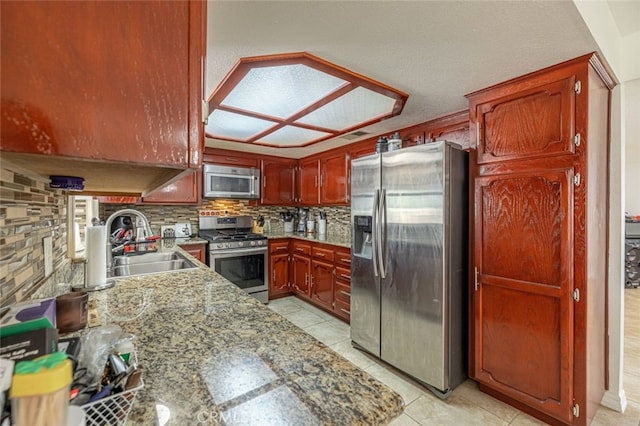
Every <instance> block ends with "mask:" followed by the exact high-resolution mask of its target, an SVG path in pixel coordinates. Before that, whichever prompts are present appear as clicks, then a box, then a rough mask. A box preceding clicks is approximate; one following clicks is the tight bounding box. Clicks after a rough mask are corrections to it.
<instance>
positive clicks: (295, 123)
mask: <svg viewBox="0 0 640 426" xmlns="http://www.w3.org/2000/svg"><path fill="white" fill-rule="evenodd" d="M408 96H409V95H408V94H406V93H404V92H402V91H400V90H397V89H394V88H392V87H390V86H387V85H385V84H383V83H380V82H378V81H375V80H373V79H370V78H368V77H365V76H363V75H360V74H357V73H354V72H352V71H350V70H348V69H346V68H343V67H340V66H338V65H335V64H333V63H330V62H328V61H325V60H323V59H321V58H319V57H317V56H314V55H312V54H310V53H307V52H297V53H288V54H278V55H264V56H254V57H248V58H242V59H240V60H239V61H238V62H237V63H236V65H235V66H234V67H233V69H232V70H231V71H229V73H228V74H227V75H226V76H225V78H224V79H223V81H222V82H221V83H220V84H219V85H218V87H217V88H216V89H215V90H214V92H213V94H212V95H211V96H210V97H209V100H208V107H209V117H208V120H207V124H206V126H205V129H206V134H207V136H209V137H212V138H216V139H222V140H228V141H233V142H242V143H249V144H256V145H262V146H269V147H277V148H291V147H302V146H307V145H311V144H314V143H317V142H321V141H325V140H327V139H331V138H334V137H336V136H340V135H343V134H345V133H349V132H352V131H354V130H357V129H360V128H363V127H366V126H368V125H371V124H373V123H377V122H380V121H382V120H385V119H387V118H390V117H393V116H397V115H399V114H400V113H401V112H402V109H403V107H404V105H405V103H406V101H407V98H408Z"/></svg>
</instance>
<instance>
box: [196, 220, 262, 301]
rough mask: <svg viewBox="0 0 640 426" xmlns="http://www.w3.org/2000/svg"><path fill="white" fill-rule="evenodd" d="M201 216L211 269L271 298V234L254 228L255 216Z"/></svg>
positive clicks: (256, 294)
mask: <svg viewBox="0 0 640 426" xmlns="http://www.w3.org/2000/svg"><path fill="white" fill-rule="evenodd" d="M202 213H206V212H201V214H200V216H199V221H198V222H199V232H198V235H199V236H200V238H204V239H205V240H207V241H209V265H210V267H211V269H213V270H214V271H216V272H217V273H219V274H220V275H222V276H223V277H225V278H226V279H228V280H229V281H231V282H232V283H234V284H235V285H237V286H238V287H240V288H241V289H243V290H244V291H246V292H247V293H249V294H250V295H252V296H253V297H255V298H256V299H258V300H260V301H261V302H262V303H267V302H268V300H269V282H268V279H269V274H268V273H267V237H265V236H264V235H261V234H255V233H253V232H251V229H252V224H253V220H252V218H251V216H208V215H203V214H202Z"/></svg>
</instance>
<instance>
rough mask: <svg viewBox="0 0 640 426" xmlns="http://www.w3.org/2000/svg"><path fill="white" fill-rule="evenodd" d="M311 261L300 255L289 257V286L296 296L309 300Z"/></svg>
mask: <svg viewBox="0 0 640 426" xmlns="http://www.w3.org/2000/svg"><path fill="white" fill-rule="evenodd" d="M310 275H311V259H309V258H308V257H307V256H304V255H301V254H294V255H293V256H292V257H291V284H292V287H293V288H292V290H293V291H294V292H295V294H296V295H298V296H302V297H304V298H305V299H309V288H310V285H309V276H310Z"/></svg>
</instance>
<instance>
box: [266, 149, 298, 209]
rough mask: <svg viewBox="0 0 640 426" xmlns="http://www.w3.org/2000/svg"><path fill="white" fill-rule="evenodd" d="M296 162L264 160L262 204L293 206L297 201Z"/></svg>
mask: <svg viewBox="0 0 640 426" xmlns="http://www.w3.org/2000/svg"><path fill="white" fill-rule="evenodd" d="M295 167H296V161H295V160H292V161H288V162H281V161H268V160H262V167H261V168H262V191H261V194H260V204H263V205H278V206H281V205H291V204H293V203H294V201H295V192H294V190H295V185H294V183H295Z"/></svg>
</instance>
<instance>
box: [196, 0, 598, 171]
mask: <svg viewBox="0 0 640 426" xmlns="http://www.w3.org/2000/svg"><path fill="white" fill-rule="evenodd" d="M208 20H209V22H208V35H207V62H206V68H205V70H206V73H205V74H206V78H205V89H206V90H205V93H206V95H207V96H208V95H210V94H211V93H212V92H213V90H214V89H215V87H216V86H217V85H218V84H219V83H220V82H221V81H222V80H223V79H224V76H225V75H226V73H227V72H228V71H229V70H230V69H231V68H232V67H233V65H234V64H235V63H236V61H237V60H238V59H239V58H241V57H246V56H255V55H264V54H275V53H285V52H295V51H307V52H310V53H312V54H314V55H317V56H319V57H321V58H323V59H326V60H328V61H331V62H333V63H335V64H337V65H340V66H343V67H345V68H348V69H350V70H352V71H354V72H357V73H360V74H364V75H366V76H369V77H371V78H373V79H375V80H378V81H380V82H382V83H385V84H388V85H390V86H393V87H395V88H397V89H400V90H402V91H405V92H407V93H409V99H408V102H407V104H406V106H405V108H404V111H403V112H402V114H401V115H400V116H398V117H394V118H392V119H389V120H386V121H383V122H381V123H377V124H374V125H372V126H369V127H367V128H365V129H364V130H366V131H368V132H370V133H372V134H380V133H389V132H391V131H392V130H394V129H398V128H402V127H406V126H410V125H413V124H417V123H421V122H424V121H426V120H429V119H432V118H436V117H438V116H442V115H446V114H449V113H453V112H457V111H460V110H463V109H465V108H466V107H467V102H466V99H465V97H464V95H465V94H467V93H470V92H473V91H476V90H479V89H482V88H485V87H488V86H490V85H492V84H495V83H499V82H501V81H504V80H507V79H510V78H513V77H517V76H519V75H522V74H525V73H528V72H531V71H535V70H537V69H540V68H543V67H546V66H550V65H554V64H556V63H559V62H562V61H564V60H568V59H572V58H574V57H577V56H580V55H582V54H585V53H588V52H591V51H595V50H598V47H597V45H596V43H595V42H594V40H593V38H592V37H591V34H590V32H589V30H588V29H587V27H586V25H585V24H584V22H583V20H582V18H581V17H580V14H579V13H578V12H577V10H576V8H575V6H574V5H573V2H571V1H554V2H547V1H544V2H542V1H455V0H452V1H415V2H413V1H385V2H368V1H346V2H340V1H337V2H336V1H331V2H324V1H293V2H290V1H289V2H287V1H284V2H270V1H256V2H250V1H210V2H209V3H208ZM363 138H365V137H363ZM361 139H362V138H361ZM356 140H357V139H356ZM351 142H353V141H346V140H344V139H340V138H338V139H336V140H333V141H328V142H323V143H320V144H316V145H313V146H311V147H307V148H288V149H277V148H271V149H269V148H262V147H253V146H248V145H246V144H237V143H235V144H234V143H231V142H224V141H217V140H212V139H207V146H217V147H224V148H229V149H239V150H246V151H253V152H261V153H266V154H275V155H283V156H289V157H296V158H297V157H302V156H305V155H309V154H311V153H314V152H318V151H322V150H325V149H328V148H330V147H333V146H337V145H340V144H345V143H351Z"/></svg>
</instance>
